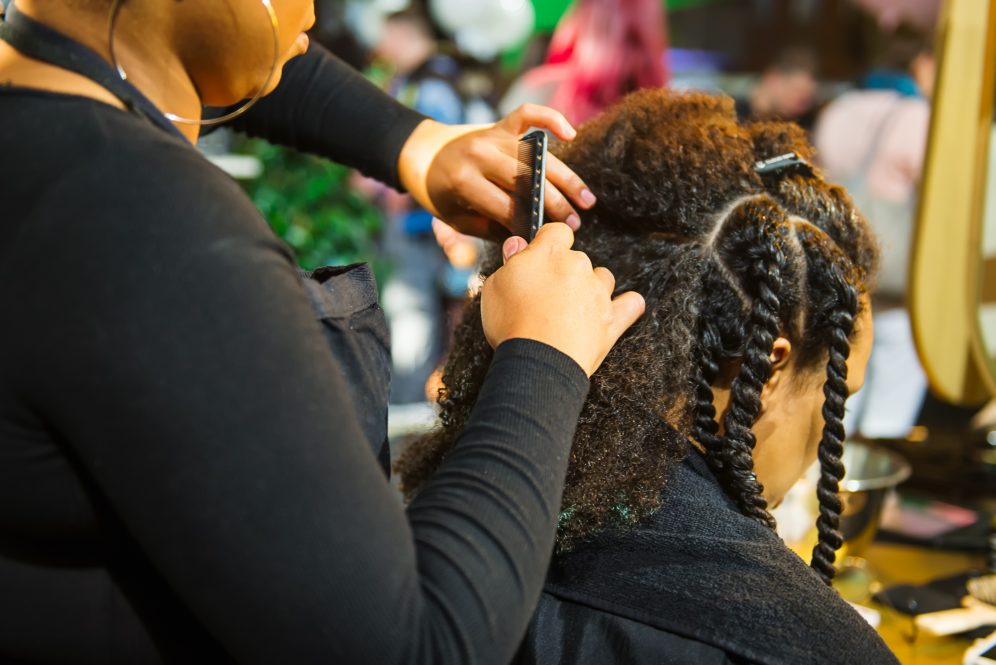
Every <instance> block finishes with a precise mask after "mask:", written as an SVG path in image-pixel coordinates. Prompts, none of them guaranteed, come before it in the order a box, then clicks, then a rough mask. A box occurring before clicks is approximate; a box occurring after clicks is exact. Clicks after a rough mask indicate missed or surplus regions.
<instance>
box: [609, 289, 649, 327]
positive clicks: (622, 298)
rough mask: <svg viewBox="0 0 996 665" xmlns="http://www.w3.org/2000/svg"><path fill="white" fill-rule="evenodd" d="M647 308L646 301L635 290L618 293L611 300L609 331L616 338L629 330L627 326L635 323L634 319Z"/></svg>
mask: <svg viewBox="0 0 996 665" xmlns="http://www.w3.org/2000/svg"><path fill="white" fill-rule="evenodd" d="M646 309H647V303H646V301H644V299H643V296H641V295H640V294H639V293H637V292H636V291H627V292H626V293H620V294H619V295H618V296H616V297H615V298H614V299H613V300H612V310H613V316H612V330H611V333H612V334H614V335H615V336H616V339H618V338H619V337H622V334H623V333H624V332H626V331H627V330H629V327H630V326H632V325H633V324H634V323H636V320H637V319H639V318H640V317H641V316H643V312H644V310H646Z"/></svg>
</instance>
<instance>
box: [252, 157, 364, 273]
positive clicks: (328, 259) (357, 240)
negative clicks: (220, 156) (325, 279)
mask: <svg viewBox="0 0 996 665" xmlns="http://www.w3.org/2000/svg"><path fill="white" fill-rule="evenodd" d="M236 152H239V153H241V154H246V155H252V156H254V157H256V158H258V159H259V160H260V161H261V162H262V164H263V173H262V174H261V175H260V177H258V178H255V179H253V180H249V181H245V182H243V187H244V188H245V190H246V192H247V193H248V194H249V197H250V198H251V199H252V200H253V202H254V203H255V204H256V207H257V208H259V210H260V212H262V213H263V217H265V218H266V219H267V221H268V222H269V223H270V226H271V227H272V228H273V230H274V231H275V232H276V233H277V235H278V236H280V237H281V238H283V239H284V241H285V242H287V244H289V245H290V246H291V247H293V248H294V251H295V252H296V253H297V258H298V263H299V264H300V265H301V267H302V268H305V269H307V270H311V269H314V268H317V267H320V266H325V265H344V264H347V263H355V262H357V261H367V262H370V263H372V264H374V268H375V270H377V269H378V268H383V266H382V265H378V261H377V245H376V243H377V237H378V235H379V233H380V229H381V226H382V218H381V214H380V211H378V209H377V208H376V207H375V206H374V205H373V204H372V203H370V202H369V201H367V200H366V199H364V198H362V197H361V196H359V195H357V194H356V193H355V192H353V191H352V190H351V188H350V187H349V169H348V168H347V167H345V166H341V165H339V164H334V163H332V162H330V161H328V160H324V159H320V158H318V157H312V156H310V155H305V154H302V153H299V152H297V151H295V150H290V149H287V148H281V147H278V146H275V145H272V144H270V143H267V142H266V141H261V140H256V139H246V140H244V141H242V142H241V144H240V145H239V146H237V148H236ZM378 272H380V271H379V270H378Z"/></svg>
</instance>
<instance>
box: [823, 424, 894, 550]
mask: <svg viewBox="0 0 996 665" xmlns="http://www.w3.org/2000/svg"><path fill="white" fill-rule="evenodd" d="M843 462H844V468H845V469H847V472H846V473H845V474H844V479H843V480H842V481H841V483H840V498H841V501H842V502H843V504H844V509H843V511H842V512H841V519H840V531H841V533H842V534H843V535H844V547H843V551H842V552H841V554H840V555H838V559H837V560H838V561H843V560H844V559H845V558H846V557H847V556H860V555H861V553H862V552H864V551H865V549H866V548H867V547H868V545H869V543H871V541H872V539H873V538H874V537H875V532H876V531H877V530H878V525H879V521H880V520H881V517H882V506H883V505H884V503H885V499H886V497H887V496H888V494H889V492H890V491H891V490H892V489H893V488H895V487H896V485H898V484H899V483H901V482H903V481H904V480H906V479H907V478H909V477H910V471H911V468H910V465H909V463H908V462H907V461H906V460H904V459H903V458H902V457H900V456H899V455H897V454H896V453H894V452H892V451H891V450H885V449H883V448H881V447H877V446H870V445H868V444H864V443H857V442H852V441H848V442H847V443H846V444H845V445H844V456H843Z"/></svg>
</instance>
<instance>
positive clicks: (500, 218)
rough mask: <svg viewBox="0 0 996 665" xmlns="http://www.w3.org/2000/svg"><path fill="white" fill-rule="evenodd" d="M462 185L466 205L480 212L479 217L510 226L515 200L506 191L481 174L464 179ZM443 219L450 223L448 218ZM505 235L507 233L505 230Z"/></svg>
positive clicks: (464, 230) (463, 230)
mask: <svg viewBox="0 0 996 665" xmlns="http://www.w3.org/2000/svg"><path fill="white" fill-rule="evenodd" d="M463 186H464V187H465V190H466V191H465V193H464V194H463V196H464V198H465V201H466V202H467V205H468V207H470V208H471V209H473V210H474V211H475V212H477V213H478V214H480V215H481V217H484V218H486V219H491V220H495V221H496V222H498V223H499V224H501V225H502V226H505V227H506V229H507V228H508V227H510V226H511V223H512V218H513V214H514V206H515V202H514V201H513V200H512V196H511V195H510V194H509V193H508V192H506V191H505V190H504V189H502V188H500V187H498V186H497V185H495V184H494V183H492V182H491V181H490V180H488V179H487V178H484V177H481V176H478V177H476V178H468V179H467V180H466V181H464V184H463ZM443 221H444V222H446V223H448V224H449V223H450V221H449V220H448V219H444V220H443ZM451 225H452V226H454V227H456V228H459V229H460V230H461V231H462V232H464V233H467V231H466V229H464V228H462V227H460V226H457V225H456V224H451ZM505 235H508V231H507V230H506V232H505Z"/></svg>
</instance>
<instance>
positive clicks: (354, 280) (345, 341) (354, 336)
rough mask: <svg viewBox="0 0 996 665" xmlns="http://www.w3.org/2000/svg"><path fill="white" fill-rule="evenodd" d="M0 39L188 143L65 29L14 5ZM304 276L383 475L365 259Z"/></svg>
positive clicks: (379, 353) (379, 336)
mask: <svg viewBox="0 0 996 665" xmlns="http://www.w3.org/2000/svg"><path fill="white" fill-rule="evenodd" d="M0 39H2V40H3V41H6V42H7V43H8V44H10V45H11V46H12V47H14V48H15V49H16V50H17V51H19V52H21V53H22V54H24V55H26V56H27V57H29V58H33V59H35V60H39V61H41V62H46V63H49V64H51V65H55V66H56V67H60V68H62V69H66V70H69V71H72V72H75V73H77V74H79V75H80V76H84V77H86V78H88V79H90V80H91V81H93V82H95V83H97V84H98V85H100V86H101V87H103V88H105V89H106V90H107V91H109V92H110V93H111V94H113V95H114V96H115V97H117V98H118V99H119V100H121V103H122V104H124V105H125V107H126V108H127V109H128V110H129V111H131V112H132V113H134V114H136V115H138V116H139V117H141V118H143V119H145V120H146V121H147V122H150V123H151V124H153V125H155V126H156V127H158V128H159V129H161V130H162V131H164V132H167V133H168V134H171V135H172V136H174V137H175V138H177V139H179V140H181V141H183V142H184V143H187V139H186V137H184V136H183V134H181V133H180V131H179V130H177V128H176V127H175V126H174V125H173V123H172V122H170V121H169V120H168V119H167V118H166V116H164V115H163V114H162V112H161V111H159V109H158V108H156V106H155V105H154V104H153V103H152V102H150V101H149V100H148V98H147V97H145V95H143V94H142V93H141V92H140V91H139V90H138V89H137V88H136V87H135V86H133V85H132V84H131V83H129V82H128V81H126V80H124V79H122V78H121V77H120V76H119V75H118V73H117V71H115V69H114V67H113V66H112V65H111V64H109V63H108V62H107V61H105V60H104V59H103V58H101V57H100V56H99V55H97V54H96V53H94V52H93V51H91V50H90V49H88V48H87V47H85V46H83V45H82V44H80V43H78V42H76V41H74V40H73V39H71V38H69V37H67V36H66V35H64V34H62V33H60V32H57V31H56V30H53V29H51V28H49V27H48V26H45V25H43V24H41V23H38V22H37V21H35V20H33V19H31V18H30V17H28V16H25V15H24V14H21V13H19V12H17V11H16V9H15V7H14V6H13V5H11V6H10V7H9V8H8V10H7V17H6V21H3V20H0ZM301 277H302V283H303V285H304V289H305V291H306V293H307V295H308V300H309V302H310V303H311V306H312V309H313V310H314V312H315V316H316V318H317V320H318V321H319V322H320V324H321V326H322V332H323V333H324V335H325V339H326V342H327V343H328V347H329V350H330V352H331V353H332V355H333V356H335V359H336V360H337V361H338V364H339V366H340V367H341V368H342V372H343V374H344V375H345V378H346V382H347V385H348V386H349V389H350V396H351V399H352V400H353V407H354V411H355V413H356V414H357V419H358V421H359V423H360V425H361V427H362V429H363V433H364V435H365V436H366V439H367V442H368V443H369V445H370V448H371V449H372V450H373V452H374V455H376V457H377V459H378V461H379V462H380V464H381V466H382V468H383V470H384V473H385V475H387V474H389V470H390V449H389V447H388V443H387V402H388V397H389V394H388V392H389V390H390V381H391V362H390V351H389V346H390V345H389V341H388V340H389V336H388V328H387V321H386V320H385V319H384V312H383V310H381V308H380V305H379V304H378V302H377V284H376V282H375V281H374V277H373V273H372V272H371V270H370V267H369V266H368V265H366V264H354V265H351V266H345V267H341V268H338V267H328V268H319V269H318V270H315V271H314V272H310V273H306V272H303V271H302V272H301Z"/></svg>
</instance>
